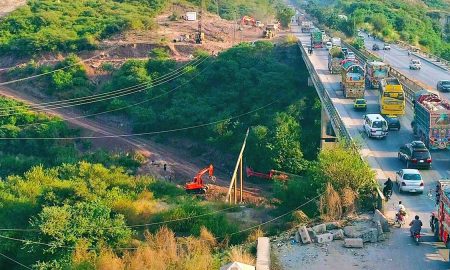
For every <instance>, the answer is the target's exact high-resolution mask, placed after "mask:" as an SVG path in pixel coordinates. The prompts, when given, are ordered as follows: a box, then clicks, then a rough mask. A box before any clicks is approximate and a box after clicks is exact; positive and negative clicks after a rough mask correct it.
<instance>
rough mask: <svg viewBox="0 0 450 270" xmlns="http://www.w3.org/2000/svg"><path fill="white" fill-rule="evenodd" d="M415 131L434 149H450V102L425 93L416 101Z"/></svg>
mask: <svg viewBox="0 0 450 270" xmlns="http://www.w3.org/2000/svg"><path fill="white" fill-rule="evenodd" d="M412 126H413V131H414V134H415V135H416V136H418V137H419V138H420V140H421V141H423V142H424V143H425V145H426V146H427V147H428V148H429V149H432V150H437V149H442V150H444V149H448V150H449V149H450V103H449V102H448V101H446V100H444V99H441V98H439V96H437V95H436V94H433V93H425V94H422V95H420V96H419V97H418V98H417V99H416V100H415V102H414V121H413V124H412Z"/></svg>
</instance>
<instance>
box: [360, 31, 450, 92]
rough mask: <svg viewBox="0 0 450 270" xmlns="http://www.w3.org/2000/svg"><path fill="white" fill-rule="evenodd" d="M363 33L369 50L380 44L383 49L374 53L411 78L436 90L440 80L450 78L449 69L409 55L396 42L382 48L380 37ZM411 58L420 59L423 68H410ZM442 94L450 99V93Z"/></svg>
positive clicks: (382, 43)
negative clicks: (388, 47)
mask: <svg viewBox="0 0 450 270" xmlns="http://www.w3.org/2000/svg"><path fill="white" fill-rule="evenodd" d="M363 35H364V43H365V45H366V48H367V50H370V51H372V46H373V44H375V43H376V44H378V46H379V47H380V49H381V50H379V51H372V52H373V53H374V54H376V55H378V56H379V57H381V59H383V60H384V62H386V63H388V64H389V65H391V66H392V67H394V68H395V69H397V70H398V71H400V72H402V73H403V74H405V75H407V76H408V77H409V78H410V79H414V80H417V81H419V82H421V83H423V84H424V85H426V86H428V87H429V89H430V90H436V85H437V82H438V81H439V80H450V72H449V71H447V70H444V69H442V68H440V67H438V66H436V65H433V64H432V63H430V62H427V61H425V60H423V59H421V58H418V57H416V56H413V55H411V56H408V50H406V49H404V48H401V47H399V46H397V45H394V44H391V50H382V49H383V45H384V42H382V41H380V40H378V39H376V40H374V39H373V37H370V38H369V37H368V36H367V35H366V34H363ZM411 59H419V60H420V62H421V63H422V68H421V69H420V70H411V69H409V62H410V60H411ZM440 95H441V96H445V97H446V98H447V100H450V93H440Z"/></svg>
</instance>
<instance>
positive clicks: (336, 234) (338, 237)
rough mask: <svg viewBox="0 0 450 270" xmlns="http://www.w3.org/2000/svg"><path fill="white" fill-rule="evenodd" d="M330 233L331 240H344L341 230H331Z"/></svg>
mask: <svg viewBox="0 0 450 270" xmlns="http://www.w3.org/2000/svg"><path fill="white" fill-rule="evenodd" d="M330 233H332V234H333V240H343V239H344V230H342V229H337V230H331V231H330Z"/></svg>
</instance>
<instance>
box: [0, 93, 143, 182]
mask: <svg viewBox="0 0 450 270" xmlns="http://www.w3.org/2000/svg"><path fill="white" fill-rule="evenodd" d="M77 135H78V131H77V130H74V129H70V128H68V126H67V124H66V123H65V122H63V121H61V119H59V118H57V117H54V116H48V115H46V114H44V113H35V112H32V111H30V109H29V108H27V106H26V105H24V104H23V103H20V102H17V101H14V100H11V99H7V98H0V139H1V138H7V139H1V140H0V153H1V156H0V177H5V176H8V175H11V174H22V173H23V172H25V171H27V170H29V169H30V168H31V167H32V166H35V165H39V164H43V165H46V166H54V165H60V164H63V163H75V162H77V161H78V160H80V159H84V160H88V161H94V162H102V163H103V164H105V165H108V166H109V165H121V166H125V167H126V168H128V169H132V170H134V169H136V168H137V167H138V166H139V165H140V163H139V161H138V159H136V158H135V157H134V156H133V155H127V154H125V153H117V154H111V153H106V152H104V151H90V150H89V143H88V142H87V141H79V142H74V141H73V140H39V139H36V140H28V139H27V140H20V138H52V137H73V136H77ZM14 138H15V139H14ZM79 150H82V151H79Z"/></svg>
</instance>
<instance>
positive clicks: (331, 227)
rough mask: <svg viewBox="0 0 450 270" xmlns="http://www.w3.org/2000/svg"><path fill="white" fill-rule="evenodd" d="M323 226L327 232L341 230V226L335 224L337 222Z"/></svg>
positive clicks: (337, 223)
mask: <svg viewBox="0 0 450 270" xmlns="http://www.w3.org/2000/svg"><path fill="white" fill-rule="evenodd" d="M325 226H326V228H327V231H329V230H336V229H339V228H341V224H339V222H337V221H333V222H326V223H325Z"/></svg>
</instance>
